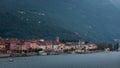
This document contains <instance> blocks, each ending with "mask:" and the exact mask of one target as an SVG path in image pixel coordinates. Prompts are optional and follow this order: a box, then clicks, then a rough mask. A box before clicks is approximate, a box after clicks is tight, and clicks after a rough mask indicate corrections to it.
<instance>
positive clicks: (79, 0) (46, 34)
mask: <svg viewBox="0 0 120 68" xmlns="http://www.w3.org/2000/svg"><path fill="white" fill-rule="evenodd" d="M119 4H120V2H119V1H117V0H92V1H90V0H0V36H3V37H18V38H26V39H27V38H46V39H51V38H52V39H54V38H55V37H56V36H60V37H61V38H62V39H83V40H86V41H92V42H114V39H119V38H120V30H119V29H120V23H119V22H120V19H119V18H120V8H119V7H120V5H119Z"/></svg>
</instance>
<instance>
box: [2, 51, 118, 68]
mask: <svg viewBox="0 0 120 68" xmlns="http://www.w3.org/2000/svg"><path fill="white" fill-rule="evenodd" d="M9 59H10V58H0V68H120V52H101V53H93V54H71V55H55V56H54V55H52V56H31V57H16V58H12V59H13V60H14V62H9Z"/></svg>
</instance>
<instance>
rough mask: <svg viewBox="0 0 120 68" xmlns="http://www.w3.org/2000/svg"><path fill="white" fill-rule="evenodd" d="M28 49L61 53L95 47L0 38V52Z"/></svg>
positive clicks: (82, 43)
mask: <svg viewBox="0 0 120 68" xmlns="http://www.w3.org/2000/svg"><path fill="white" fill-rule="evenodd" d="M30 49H42V50H44V51H47V50H49V51H50V50H52V51H61V52H63V51H64V50H71V49H72V50H75V51H78V52H79V51H81V50H86V51H88V50H96V49H97V45H96V44H94V43H88V44H85V42H80V41H79V42H64V43H63V42H60V41H59V39H58V38H57V39H56V40H55V41H53V40H44V39H40V40H18V39H16V38H11V39H4V38H0V52H4V53H5V52H6V53H11V52H19V51H25V52H27V51H28V50H30Z"/></svg>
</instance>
